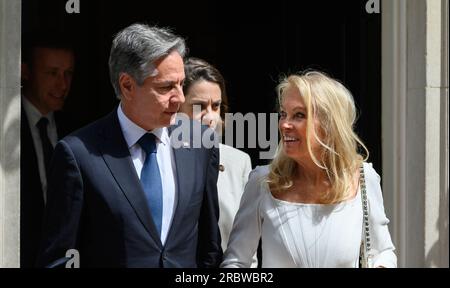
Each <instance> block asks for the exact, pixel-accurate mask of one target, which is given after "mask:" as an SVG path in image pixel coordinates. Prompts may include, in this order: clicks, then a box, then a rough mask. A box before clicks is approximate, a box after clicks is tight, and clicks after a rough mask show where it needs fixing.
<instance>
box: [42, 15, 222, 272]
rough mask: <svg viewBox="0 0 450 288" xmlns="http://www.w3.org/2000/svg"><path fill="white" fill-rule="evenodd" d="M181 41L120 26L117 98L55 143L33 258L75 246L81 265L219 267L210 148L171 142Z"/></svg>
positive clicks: (47, 260) (114, 62) (45, 260)
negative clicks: (117, 102)
mask: <svg viewBox="0 0 450 288" xmlns="http://www.w3.org/2000/svg"><path fill="white" fill-rule="evenodd" d="M185 49H186V48H185V43H184V40H183V39H182V38H180V37H177V36H175V35H173V34H172V33H171V32H170V31H168V30H165V29H161V28H156V27H149V26H146V25H141V24H134V25H131V26H129V27H127V28H125V29H124V30H122V31H120V32H119V33H118V34H117V35H116V37H115V39H114V41H113V44H112V48H111V54H110V59H109V68H110V76H111V82H112V85H113V87H114V90H115V93H116V95H117V97H119V99H120V100H121V102H120V105H119V106H118V107H117V109H115V110H114V111H113V112H112V113H110V114H109V115H108V116H106V117H105V118H103V119H100V120H98V121H97V122H95V123H93V124H91V125H89V126H87V127H85V128H83V129H81V130H79V131H77V132H75V133H73V134H71V135H69V136H67V137H66V138H64V139H63V140H61V141H60V142H59V143H58V145H57V146H56V148H55V152H54V159H53V162H52V166H51V172H50V173H51V176H52V177H51V179H54V181H52V182H50V184H49V190H48V204H47V214H46V224H45V227H44V237H43V241H42V249H41V253H40V258H39V261H38V264H39V265H40V266H58V265H61V264H62V263H64V261H65V260H67V258H65V255H66V251H67V250H69V249H77V250H78V252H79V256H80V264H81V267H93V266H97V267H98V266H101V267H181V268H185V267H217V266H218V265H219V264H220V261H221V257H222V250H221V247H220V241H221V240H220V233H219V228H218V224H217V221H218V217H219V215H218V203H217V188H216V181H217V174H218V173H217V170H218V151H217V149H215V148H212V149H206V148H199V149H191V148H186V147H185V148H180V149H173V148H172V147H171V145H170V132H171V127H168V126H170V125H172V124H174V122H175V116H176V111H177V110H178V108H179V106H180V104H181V103H183V102H184V95H183V90H182V85H183V81H184V77H185V76H184V67H183V59H182V58H183V56H184V53H185Z"/></svg>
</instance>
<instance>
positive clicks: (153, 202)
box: [138, 133, 163, 236]
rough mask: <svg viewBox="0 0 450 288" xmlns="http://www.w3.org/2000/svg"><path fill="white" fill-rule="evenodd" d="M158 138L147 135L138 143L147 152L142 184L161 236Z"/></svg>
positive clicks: (161, 206) (161, 208)
mask: <svg viewBox="0 0 450 288" xmlns="http://www.w3.org/2000/svg"><path fill="white" fill-rule="evenodd" d="M155 140H156V137H155V135H153V134H151V133H145V134H144V136H142V137H141V139H139V141H138V143H139V145H141V147H142V149H143V150H144V151H145V152H146V154H147V156H146V157H145V162H144V166H143V167H142V171H141V184H142V188H144V192H145V196H146V198H147V203H148V206H149V208H150V213H151V214H152V218H153V222H154V223H155V226H156V229H157V230H158V233H159V235H160V236H161V226H162V210H163V205H162V184H161V174H160V173H159V167H158V161H157V160H156V141H155Z"/></svg>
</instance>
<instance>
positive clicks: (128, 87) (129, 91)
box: [119, 73, 136, 100]
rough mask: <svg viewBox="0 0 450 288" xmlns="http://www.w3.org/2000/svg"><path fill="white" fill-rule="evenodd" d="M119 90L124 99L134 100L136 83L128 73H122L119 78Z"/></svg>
mask: <svg viewBox="0 0 450 288" xmlns="http://www.w3.org/2000/svg"><path fill="white" fill-rule="evenodd" d="M119 88H120V92H121V93H122V97H123V98H125V99H126V100H130V99H131V98H133V96H134V93H135V90H136V81H134V79H133V77H131V76H130V75H128V73H121V74H120V76H119Z"/></svg>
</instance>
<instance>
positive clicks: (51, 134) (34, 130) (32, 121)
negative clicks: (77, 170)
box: [22, 96, 58, 203]
mask: <svg viewBox="0 0 450 288" xmlns="http://www.w3.org/2000/svg"><path fill="white" fill-rule="evenodd" d="M22 104H23V109H24V110H25V113H26V114H27V118H28V125H29V126H30V130H31V137H32V138H33V143H34V149H35V151H36V158H37V162H38V163H37V164H38V169H39V177H40V179H41V185H42V191H43V193H44V195H43V197H44V203H46V202H47V177H46V176H47V175H46V172H45V163H44V151H43V150H42V141H41V136H40V134H39V128H38V127H37V126H36V124H37V123H38V122H39V120H40V119H41V118H42V117H46V118H47V119H48V125H47V135H48V138H49V140H50V143H51V144H52V146H53V147H55V145H56V142H58V132H57V130H56V122H55V116H54V115H53V112H50V113H48V114H47V115H42V114H41V112H39V110H38V109H37V108H36V107H34V105H33V104H32V103H31V102H30V101H29V100H28V99H27V98H26V97H24V96H22Z"/></svg>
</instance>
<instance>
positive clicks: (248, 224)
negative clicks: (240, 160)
mask: <svg viewBox="0 0 450 288" xmlns="http://www.w3.org/2000/svg"><path fill="white" fill-rule="evenodd" d="M261 172H262V171H261V168H259V167H257V168H255V170H253V171H252V172H251V173H250V175H249V179H248V182H247V185H246V186H245V191H244V194H243V195H242V199H241V204H240V206H239V210H238V212H237V214H236V216H235V218H234V223H233V229H232V230H231V234H230V240H229V242H228V247H227V249H226V250H225V254H224V257H223V258H224V260H223V262H222V264H221V265H220V267H221V268H250V267H252V265H253V267H254V264H252V262H253V263H254V261H255V260H254V259H255V254H256V251H257V249H258V243H259V239H260V238H261V225H262V221H263V220H262V218H261V215H260V206H261V204H260V203H261V199H262V197H263V195H264V193H263V191H262V188H261V185H263V184H262V183H263V174H262V173H261Z"/></svg>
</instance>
